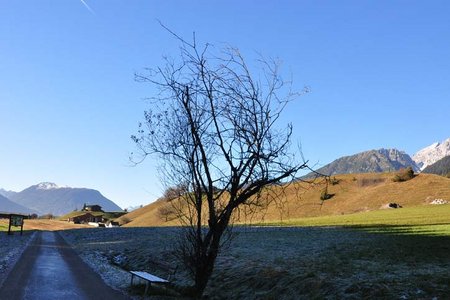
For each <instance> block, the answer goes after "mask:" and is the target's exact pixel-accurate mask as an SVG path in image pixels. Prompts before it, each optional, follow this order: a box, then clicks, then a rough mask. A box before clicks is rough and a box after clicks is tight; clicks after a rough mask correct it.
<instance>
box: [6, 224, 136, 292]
mask: <svg viewBox="0 0 450 300" xmlns="http://www.w3.org/2000/svg"><path fill="white" fill-rule="evenodd" d="M69 297H70V299H128V298H127V297H126V296H124V295H123V294H121V293H120V292H118V291H115V290H113V289H111V288H110V287H109V286H107V285H106V284H105V283H104V282H103V281H102V279H101V278H100V276H99V275H98V274H96V273H95V272H94V271H93V270H92V269H91V268H90V267H89V266H87V265H86V264H85V263H84V262H83V261H82V260H81V258H80V257H79V256H78V255H77V254H76V253H75V252H74V251H73V249H72V248H70V246H68V245H67V243H66V242H65V241H64V240H63V239H62V237H61V236H60V235H59V234H58V233H57V232H48V231H45V232H39V233H38V234H37V235H36V238H35V239H34V240H33V241H32V242H31V243H30V245H29V246H28V248H27V249H26V250H25V252H24V253H23V255H22V257H21V258H20V260H19V261H18V262H17V264H16V265H15V267H14V268H13V269H12V271H11V273H10V275H9V277H8V278H7V279H6V280H5V282H4V283H3V286H2V287H1V288H0V299H64V298H69Z"/></svg>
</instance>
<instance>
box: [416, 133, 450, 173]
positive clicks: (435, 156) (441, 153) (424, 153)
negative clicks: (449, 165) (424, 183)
mask: <svg viewBox="0 0 450 300" xmlns="http://www.w3.org/2000/svg"><path fill="white" fill-rule="evenodd" d="M449 155H450V138H448V139H446V140H445V141H443V142H436V143H433V144H431V145H430V146H428V147H425V148H423V149H422V150H420V151H418V152H417V153H416V154H414V155H413V157H412V159H413V160H414V161H415V162H416V164H417V165H418V166H419V167H420V170H423V169H425V168H426V167H427V166H429V165H432V164H434V163H435V162H437V161H438V160H440V159H442V158H444V157H446V156H449Z"/></svg>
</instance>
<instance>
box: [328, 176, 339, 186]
mask: <svg viewBox="0 0 450 300" xmlns="http://www.w3.org/2000/svg"><path fill="white" fill-rule="evenodd" d="M339 181H340V180H339V179H337V178H336V176H333V178H331V179H330V183H331V185H336V184H339Z"/></svg>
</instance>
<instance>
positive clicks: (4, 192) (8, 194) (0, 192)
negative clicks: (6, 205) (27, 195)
mask: <svg viewBox="0 0 450 300" xmlns="http://www.w3.org/2000/svg"><path fill="white" fill-rule="evenodd" d="M15 194H17V192H13V191H7V190H5V189H0V195H2V196H4V197H6V198H11V197H12V196H13V195H15Z"/></svg>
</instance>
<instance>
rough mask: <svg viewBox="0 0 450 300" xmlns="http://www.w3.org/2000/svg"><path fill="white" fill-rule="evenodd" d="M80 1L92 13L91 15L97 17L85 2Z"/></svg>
mask: <svg viewBox="0 0 450 300" xmlns="http://www.w3.org/2000/svg"><path fill="white" fill-rule="evenodd" d="M80 1H81V3H83V5H84V6H85V7H86V8H87V9H88V10H89V11H90V12H91V14H93V15H95V12H94V11H93V10H92V8H90V7H89V5H87V3H86V2H84V0H80Z"/></svg>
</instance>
